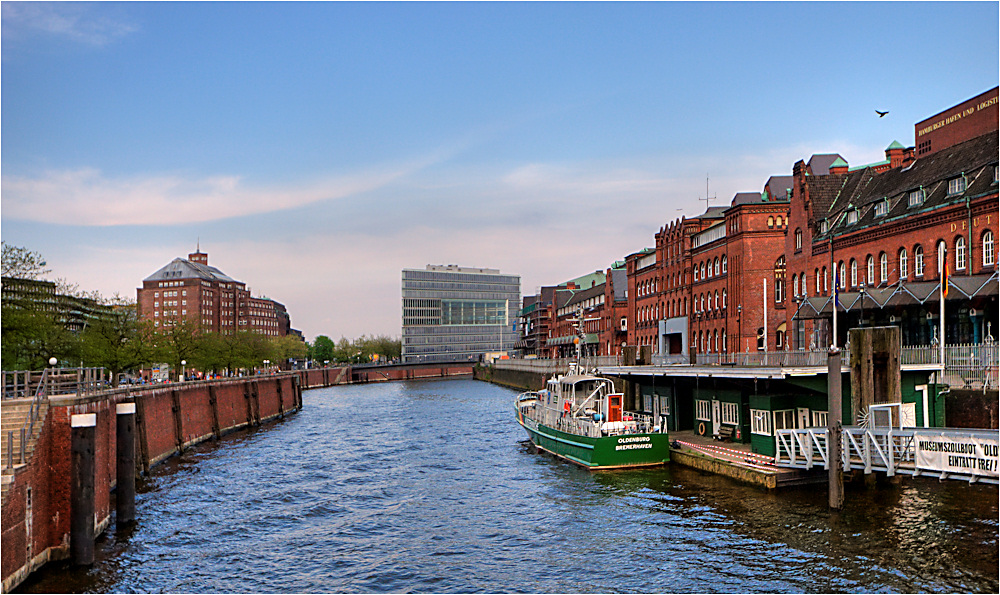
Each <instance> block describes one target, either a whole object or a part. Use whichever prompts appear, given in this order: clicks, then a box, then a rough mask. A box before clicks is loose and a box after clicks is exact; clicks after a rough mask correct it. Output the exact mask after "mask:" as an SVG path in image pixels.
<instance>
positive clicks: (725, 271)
mask: <svg viewBox="0 0 1000 595" xmlns="http://www.w3.org/2000/svg"><path fill="white" fill-rule="evenodd" d="M727 260H728V259H727V258H726V255H725V254H723V255H722V273H723V274H725V273H727V272H729V271H728V270H727V267H726V262H727Z"/></svg>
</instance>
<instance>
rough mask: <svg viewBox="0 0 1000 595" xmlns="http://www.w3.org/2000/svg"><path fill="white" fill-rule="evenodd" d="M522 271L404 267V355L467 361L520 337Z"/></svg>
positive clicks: (407, 359) (506, 346)
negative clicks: (518, 320)
mask: <svg viewBox="0 0 1000 595" xmlns="http://www.w3.org/2000/svg"><path fill="white" fill-rule="evenodd" d="M520 307H521V277H519V276H518V275H504V274H501V273H500V271H499V270H496V269H477V268H463V267H457V266H455V265H447V266H444V265H427V268H426V269H423V270H420V269H403V361H404V362H420V361H430V362H435V361H468V360H473V361H474V360H478V359H479V356H480V355H482V354H484V353H490V352H498V351H501V352H503V351H506V352H509V351H510V350H511V349H512V348H513V345H514V342H515V341H517V339H518V333H517V312H518V310H519V309H520Z"/></svg>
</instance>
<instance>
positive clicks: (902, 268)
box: [899, 248, 910, 279]
mask: <svg viewBox="0 0 1000 595" xmlns="http://www.w3.org/2000/svg"><path fill="white" fill-rule="evenodd" d="M908 264H909V262H908V261H907V258H906V248H900V249H899V278H900V279H906V277H907V275H909V274H910V273H909V271H907V268H906V267H907V265H908Z"/></svg>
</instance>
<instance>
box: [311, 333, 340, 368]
mask: <svg viewBox="0 0 1000 595" xmlns="http://www.w3.org/2000/svg"><path fill="white" fill-rule="evenodd" d="M333 351H334V345H333V339H331V338H330V337H327V336H326V335H320V336H318V337H316V340H315V341H313V353H312V357H313V361H316V362H326V361H336V360H335V358H334V356H333Z"/></svg>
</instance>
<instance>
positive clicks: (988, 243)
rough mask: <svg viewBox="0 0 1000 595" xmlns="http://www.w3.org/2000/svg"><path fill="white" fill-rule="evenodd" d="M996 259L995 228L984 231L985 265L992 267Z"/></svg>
mask: <svg viewBox="0 0 1000 595" xmlns="http://www.w3.org/2000/svg"><path fill="white" fill-rule="evenodd" d="M995 262H996V259H995V257H994V255H993V230H990V229H987V230H986V231H984V232H983V266H984V267H991V266H993V263H995Z"/></svg>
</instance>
